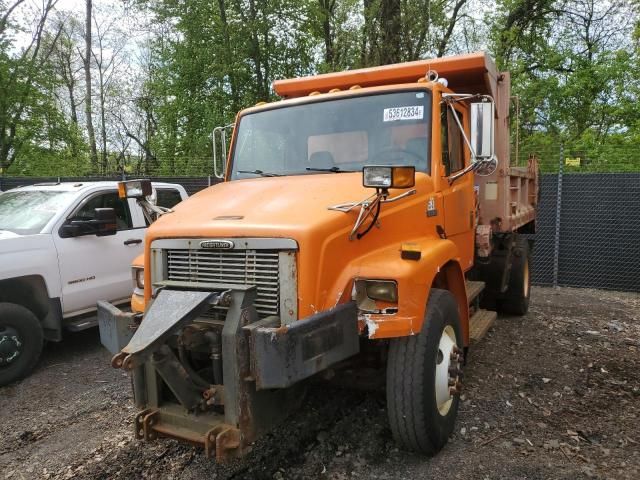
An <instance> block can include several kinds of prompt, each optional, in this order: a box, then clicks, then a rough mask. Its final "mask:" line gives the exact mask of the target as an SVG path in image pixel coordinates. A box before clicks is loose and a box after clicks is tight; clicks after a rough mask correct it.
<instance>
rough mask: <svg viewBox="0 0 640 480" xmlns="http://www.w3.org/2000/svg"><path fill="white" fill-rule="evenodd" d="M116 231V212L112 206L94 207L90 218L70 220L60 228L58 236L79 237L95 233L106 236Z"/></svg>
mask: <svg viewBox="0 0 640 480" xmlns="http://www.w3.org/2000/svg"><path fill="white" fill-rule="evenodd" d="M117 231H118V225H117V221H116V212H115V210H114V209H113V208H96V209H95V210H94V217H93V218H92V219H91V220H71V221H70V222H69V223H65V224H64V225H62V227H61V228H60V237H62V238H69V237H80V236H82V235H96V236H98V237H106V236H108V235H115V234H116V232H117Z"/></svg>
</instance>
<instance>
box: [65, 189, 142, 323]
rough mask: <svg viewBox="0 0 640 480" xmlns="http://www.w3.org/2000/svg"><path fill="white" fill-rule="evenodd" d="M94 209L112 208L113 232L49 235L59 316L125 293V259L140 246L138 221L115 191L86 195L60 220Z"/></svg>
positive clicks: (89, 213) (127, 265)
mask: <svg viewBox="0 0 640 480" xmlns="http://www.w3.org/2000/svg"><path fill="white" fill-rule="evenodd" d="M96 208H113V209H114V210H115V213H116V221H117V228H118V230H117V233H116V234H115V235H110V236H105V237H98V236H97V235H95V234H87V235H80V236H77V237H71V238H62V237H60V233H59V229H58V231H57V232H55V233H54V241H55V245H56V249H57V251H58V265H59V268H60V279H61V283H62V304H63V311H64V316H70V315H73V314H80V313H84V312H87V311H90V310H93V309H95V308H96V302H97V301H98V300H107V301H110V302H112V303H122V302H125V301H127V299H128V298H129V297H130V296H131V289H132V286H131V285H132V284H131V262H132V261H133V259H134V258H135V257H136V256H138V255H139V254H140V253H142V250H143V240H144V233H145V225H144V222H143V220H142V219H141V218H140V217H141V215H137V214H136V210H135V209H137V208H138V207H137V205H135V203H134V202H133V200H130V199H124V200H122V199H120V198H119V197H118V192H117V191H116V190H108V191H104V190H102V191H100V192H94V193H90V194H88V195H87V197H85V198H84V199H83V200H82V202H81V203H80V204H79V205H78V206H77V207H76V208H75V209H74V210H73V211H72V212H71V214H70V215H68V216H67V220H66V221H67V222H68V221H71V220H90V219H92V218H93V217H94V209H96ZM132 213H133V214H132Z"/></svg>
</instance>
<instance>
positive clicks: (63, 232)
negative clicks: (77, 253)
mask: <svg viewBox="0 0 640 480" xmlns="http://www.w3.org/2000/svg"><path fill="white" fill-rule="evenodd" d="M58 233H59V235H60V238H72V237H79V236H80V235H82V229H81V228H80V225H74V224H72V223H65V224H64V225H62V227H60V231H59V232H58Z"/></svg>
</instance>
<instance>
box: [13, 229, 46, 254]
mask: <svg viewBox="0 0 640 480" xmlns="http://www.w3.org/2000/svg"><path fill="white" fill-rule="evenodd" d="M50 237H51V235H44V234H34V235H19V234H17V233H13V232H9V231H7V230H0V255H4V254H9V253H16V252H26V251H29V250H40V249H43V248H45V249H50V248H51V238H50Z"/></svg>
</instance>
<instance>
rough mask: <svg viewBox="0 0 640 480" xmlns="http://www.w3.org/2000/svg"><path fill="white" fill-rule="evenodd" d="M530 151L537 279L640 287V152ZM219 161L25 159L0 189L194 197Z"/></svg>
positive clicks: (613, 149) (637, 289)
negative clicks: (67, 187) (138, 182)
mask: <svg viewBox="0 0 640 480" xmlns="http://www.w3.org/2000/svg"><path fill="white" fill-rule="evenodd" d="M529 151H533V152H535V155H536V156H537V157H538V159H539V162H540V169H541V182H540V186H541V192H540V204H539V206H538V214H537V220H536V234H535V235H533V236H532V238H534V239H535V246H534V253H533V277H532V281H533V283H534V284H537V285H548V286H571V287H589V288H601V289H612V290H621V291H635V292H640V152H639V151H638V149H635V148H629V147H615V146H613V147H612V146H596V147H593V148H591V149H589V150H585V149H565V148H564V147H563V146H562V145H550V146H545V147H541V148H533V149H528V150H527V149H526V148H524V147H523V148H521V149H520V152H522V154H521V155H519V158H515V157H514V158H513V159H512V163H514V164H518V165H526V159H527V157H528V155H529V153H528V152H529ZM212 165H213V162H212V159H211V158H179V159H171V160H163V161H159V160H156V161H154V162H147V163H139V164H137V165H136V167H135V168H133V167H128V168H123V169H120V170H119V171H111V172H109V173H106V174H104V175H97V176H96V175H85V174H83V173H85V171H86V170H82V169H79V170H75V169H74V168H72V167H73V166H71V167H70V166H69V165H65V166H62V168H59V169H58V170H57V171H56V168H57V167H53V168H52V169H50V170H49V171H47V173H51V174H53V175H42V176H33V175H32V174H28V172H30V171H33V170H34V169H33V168H32V167H33V166H29V165H24V164H23V165H17V166H14V168H12V169H11V171H12V172H13V173H12V174H11V173H7V172H5V173H3V174H2V175H0V190H1V191H4V190H8V189H10V188H15V187H17V186H21V185H30V184H34V183H43V182H52V181H73V182H82V181H96V180H121V179H123V178H141V177H144V178H151V179H152V180H155V181H164V182H171V183H179V184H182V185H183V186H184V187H185V189H186V190H187V192H188V193H189V194H190V195H191V194H194V193H196V192H197V191H199V190H202V189H203V188H207V187H208V186H210V185H213V184H214V183H216V182H217V181H218V180H217V179H216V178H215V177H214V176H213V175H212ZM42 170H43V169H42V168H41V169H40V171H42ZM44 170H47V169H44ZM58 172H59V173H58ZM70 172H73V173H70ZM63 174H64V175H63Z"/></svg>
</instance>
